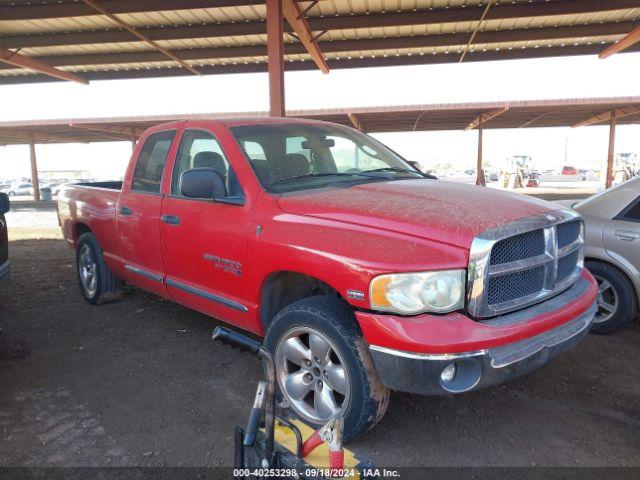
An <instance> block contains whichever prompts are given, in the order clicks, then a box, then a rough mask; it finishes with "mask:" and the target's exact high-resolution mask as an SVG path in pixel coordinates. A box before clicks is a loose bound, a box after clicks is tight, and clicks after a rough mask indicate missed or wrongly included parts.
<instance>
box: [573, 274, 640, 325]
mask: <svg viewBox="0 0 640 480" xmlns="http://www.w3.org/2000/svg"><path fill="white" fill-rule="evenodd" d="M585 266H586V267H587V269H588V270H589V271H590V272H591V274H592V275H593V276H594V278H595V279H596V281H597V282H598V297H597V303H598V311H597V312H596V316H595V318H594V319H593V324H592V326H591V331H592V332H594V333H610V332H614V331H616V330H619V329H621V328H624V327H626V326H627V325H629V324H630V323H631V322H632V321H633V318H634V317H635V315H636V313H637V311H638V308H637V304H636V292H635V289H634V288H633V285H632V284H631V282H630V281H629V279H628V278H627V277H626V276H625V275H624V273H622V272H621V271H620V270H618V269H617V268H615V267H614V266H612V265H609V264H607V263H603V262H596V261H590V262H586V264H585Z"/></svg>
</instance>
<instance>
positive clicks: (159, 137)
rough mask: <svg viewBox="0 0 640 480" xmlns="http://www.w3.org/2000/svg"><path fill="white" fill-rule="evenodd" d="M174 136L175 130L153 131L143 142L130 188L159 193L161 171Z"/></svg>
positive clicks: (135, 190)
mask: <svg viewBox="0 0 640 480" xmlns="http://www.w3.org/2000/svg"><path fill="white" fill-rule="evenodd" d="M175 136H176V131H175V130H170V131H166V132H158V133H154V134H152V135H150V136H149V138H147V141H146V142H145V143H144V145H143V147H142V150H140V155H138V161H137V162H136V168H135V170H134V171H133V179H132V182H131V190H132V191H134V192H145V193H160V184H161V183H162V172H163V171H164V165H165V163H167V155H168V154H169V148H170V147H171V142H172V141H173V139H174V137H175Z"/></svg>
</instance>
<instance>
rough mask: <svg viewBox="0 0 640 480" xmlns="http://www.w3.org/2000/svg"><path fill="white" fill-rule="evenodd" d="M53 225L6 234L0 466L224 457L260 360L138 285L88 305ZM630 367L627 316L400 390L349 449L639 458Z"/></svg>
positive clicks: (638, 392)
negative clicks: (533, 358) (530, 364)
mask: <svg viewBox="0 0 640 480" xmlns="http://www.w3.org/2000/svg"><path fill="white" fill-rule="evenodd" d="M50 215H53V212H51V213H50ZM10 221H11V219H10ZM10 221H9V224H10V225H11V223H10ZM48 222H49V220H47V221H45V222H44V223H43V224H42V225H41V226H40V227H38V228H35V227H29V228H26V229H15V231H14V233H13V234H12V238H14V239H15V238H26V239H20V240H14V241H12V242H11V243H10V251H11V258H12V262H13V273H12V280H11V284H10V285H9V286H8V287H7V288H4V289H2V290H0V328H1V329H2V331H1V332H0V467H2V466H16V465H20V466H41V465H55V466H134V465H154V466H182V465H189V466H219V465H231V464H232V459H233V450H232V443H233V442H232V438H233V427H234V425H236V424H238V423H244V422H245V421H246V416H247V414H248V411H249V408H250V404H251V402H252V397H253V392H254V387H255V384H256V382H257V381H258V380H259V379H260V378H261V368H260V365H259V363H258V361H257V360H256V359H255V358H253V357H251V356H247V355H243V354H240V353H238V351H236V350H231V349H230V348H228V347H225V346H222V345H219V344H214V343H213V342H212V341H211V339H210V337H211V332H212V330H213V328H214V327H215V326H216V325H218V324H219V323H218V322H216V321H215V320H213V319H210V318H208V317H205V316H203V315H200V314H198V313H195V312H193V311H190V310H187V309H185V308H182V307H180V306H178V305H175V304H172V303H170V302H167V301H163V300H161V299H159V298H157V297H155V296H153V295H150V294H147V293H144V292H141V291H139V290H135V289H131V290H128V291H127V293H126V295H125V297H124V299H123V300H122V301H120V302H117V303H112V304H108V305H103V306H100V307H93V306H90V305H88V304H87V303H85V302H84V300H83V299H82V297H81V295H80V293H79V289H78V286H77V282H76V279H75V273H74V267H73V260H74V259H73V252H72V251H71V250H70V249H69V248H68V247H67V245H66V244H65V243H64V241H62V240H59V239H37V237H46V236H51V235H55V234H56V233H55V231H54V230H52V229H51V226H50V225H49V223H48ZM36 227H37V226H36ZM25 232H26V233H25ZM639 365H640V324H638V322H636V323H635V324H634V325H633V326H632V327H631V328H629V329H627V330H625V331H623V332H620V333H617V334H614V335H608V336H595V335H590V336H588V337H587V338H586V340H585V341H584V342H583V343H582V344H581V345H579V346H578V347H577V348H576V349H574V350H572V351H570V352H568V353H566V354H564V355H562V356H561V357H559V358H558V359H556V360H555V361H554V362H553V363H551V364H549V365H547V366H545V367H543V368H542V369H540V370H538V371H537V372H534V373H533V374H530V375H528V376H526V377H523V378H520V379H517V380H515V381H512V382H510V383H508V384H506V385H502V386H498V387H494V388H490V389H487V390H483V391H479V392H474V393H470V394H465V395H460V396H450V397H419V396H412V395H406V394H394V395H393V397H392V403H391V406H390V408H389V412H388V414H387V416H386V417H385V419H384V420H383V421H382V423H381V424H380V425H379V426H378V427H377V428H376V429H375V430H373V431H372V432H371V433H369V434H368V435H367V436H365V437H364V438H362V439H360V440H357V441H355V442H352V443H351V444H350V448H351V449H352V450H354V451H355V452H356V454H358V455H360V456H362V457H366V458H369V459H371V460H373V461H374V462H375V463H376V464H377V465H380V466H385V465H387V466H451V465H453V466H636V467H638V466H640V455H639V453H640V382H639V381H638V380H639V376H638V366H639Z"/></svg>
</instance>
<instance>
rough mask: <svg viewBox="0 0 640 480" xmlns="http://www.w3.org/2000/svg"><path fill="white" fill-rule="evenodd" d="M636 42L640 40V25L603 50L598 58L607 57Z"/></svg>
mask: <svg viewBox="0 0 640 480" xmlns="http://www.w3.org/2000/svg"><path fill="white" fill-rule="evenodd" d="M638 42H640V27H638V28H636V29H634V30H633V31H632V32H631V33H630V34H629V35H627V36H626V37H624V38H623V39H621V40H619V41H618V42H616V43H614V44H613V45H611V46H610V47H608V48H606V49H605V50H603V51H602V52H601V53H600V55H598V56H599V57H600V58H608V57H610V56H611V55H614V54H616V53H620V52H622V51H623V50H626V49H627V48H629V47H631V46H632V45H635V44H636V43H638Z"/></svg>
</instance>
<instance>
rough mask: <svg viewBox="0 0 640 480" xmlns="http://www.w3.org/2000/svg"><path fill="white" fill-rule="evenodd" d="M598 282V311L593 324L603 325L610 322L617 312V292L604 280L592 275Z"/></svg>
mask: <svg viewBox="0 0 640 480" xmlns="http://www.w3.org/2000/svg"><path fill="white" fill-rule="evenodd" d="M594 277H595V279H596V281H597V282H598V297H597V298H596V302H597V304H598V311H597V312H596V316H595V318H594V319H593V323H603V322H606V321H607V320H610V319H611V317H613V316H614V315H615V314H616V312H617V311H618V292H617V291H616V289H615V288H614V287H613V285H612V284H611V282H609V280H607V279H606V278H603V277H600V276H598V275H594Z"/></svg>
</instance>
